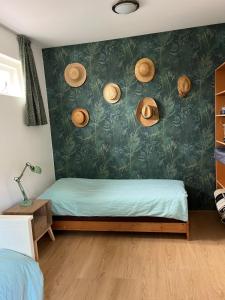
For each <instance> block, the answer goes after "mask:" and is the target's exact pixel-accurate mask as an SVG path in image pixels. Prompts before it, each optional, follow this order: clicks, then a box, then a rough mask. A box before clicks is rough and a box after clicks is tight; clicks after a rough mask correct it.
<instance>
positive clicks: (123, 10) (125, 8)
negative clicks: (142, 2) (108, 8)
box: [112, 0, 139, 15]
mask: <svg viewBox="0 0 225 300" xmlns="http://www.w3.org/2000/svg"><path fill="white" fill-rule="evenodd" d="M138 8H139V3H138V2H137V1H135V0H133V1H132V0H130V1H129V0H127V1H123V0H122V1H119V2H117V3H116V4H115V5H113V7H112V10H113V11H114V13H116V14H124V15H127V14H130V13H132V12H135V11H136V10H137V9H138Z"/></svg>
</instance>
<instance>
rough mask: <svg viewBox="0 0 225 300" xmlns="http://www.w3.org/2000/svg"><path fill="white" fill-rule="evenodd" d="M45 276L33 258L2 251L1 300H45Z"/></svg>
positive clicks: (0, 267)
mask: <svg viewBox="0 0 225 300" xmlns="http://www.w3.org/2000/svg"><path fill="white" fill-rule="evenodd" d="M43 299H44V292H43V275H42V272H41V270H40V268H39V266H38V263H37V262H35V261H34V260H33V259H32V258H31V257H28V256H25V255H23V254H21V253H18V252H16V251H12V250H7V249H0V300H43Z"/></svg>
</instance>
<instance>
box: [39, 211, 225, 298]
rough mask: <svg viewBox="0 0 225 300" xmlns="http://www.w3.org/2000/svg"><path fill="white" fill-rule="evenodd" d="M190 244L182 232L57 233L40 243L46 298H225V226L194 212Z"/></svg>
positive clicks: (210, 215) (214, 217)
mask: <svg viewBox="0 0 225 300" xmlns="http://www.w3.org/2000/svg"><path fill="white" fill-rule="evenodd" d="M190 218H191V241H187V240H186V239H185V237H184V236H182V235H177V234H126V233H116V234H115V233H87V232H86V233H85V232H82V233H76V232H60V233H56V241H55V242H51V241H50V239H49V238H48V236H46V237H44V238H43V239H42V240H41V241H40V242H39V255H40V265H41V269H42V271H43V273H44V277H45V299H52V300H164V299H165V300H208V299H209V300H217V299H223V300H224V299H225V225H223V224H221V223H220V220H219V217H218V216H217V214H216V213H214V212H201V213H199V212H192V213H191V216H190Z"/></svg>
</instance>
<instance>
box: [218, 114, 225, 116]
mask: <svg viewBox="0 0 225 300" xmlns="http://www.w3.org/2000/svg"><path fill="white" fill-rule="evenodd" d="M216 117H225V114H218V115H216Z"/></svg>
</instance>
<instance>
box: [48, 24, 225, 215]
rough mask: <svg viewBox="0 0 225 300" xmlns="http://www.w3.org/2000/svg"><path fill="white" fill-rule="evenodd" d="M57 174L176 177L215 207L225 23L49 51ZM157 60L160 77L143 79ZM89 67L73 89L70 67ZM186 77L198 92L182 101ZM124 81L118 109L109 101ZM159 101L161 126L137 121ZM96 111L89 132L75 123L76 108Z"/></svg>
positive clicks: (198, 200)
mask: <svg viewBox="0 0 225 300" xmlns="http://www.w3.org/2000/svg"><path fill="white" fill-rule="evenodd" d="M43 57H44V66H45V75H46V81H47V92H48V102H49V110H50V121H51V131H52V140H53V151H54V161H55V170H56V177H57V178H61V177H87V178H175V179H181V180H184V182H185V185H186V189H187V191H188V194H189V207H190V208H191V209H210V208H213V207H214V203H213V196H212V195H213V190H214V187H215V174H214V160H213V148H214V96H213V93H214V83H213V77H214V69H215V68H216V67H217V66H218V65H219V64H220V63H222V62H223V61H225V24H222V25H214V26H207V27H200V28H194V29H185V30H179V31H172V32H166V33H159V34H151V35H144V36H139V37H132V38H125V39H118V40H112V41H104V42H97V43H89V44H82V45H74V46H67V47H59V48H49V49H44V50H43ZM142 57H149V58H151V59H152V60H153V61H154V63H155V66H156V76H155V78H154V80H153V81H152V82H150V83H147V84H141V83H139V82H138V81H136V79H135V76H134V65H135V63H136V61H137V60H138V59H139V58H142ZM71 62H80V63H82V64H84V66H85V67H86V70H87V74H88V79H87V81H86V83H85V84H84V85H83V86H82V87H80V88H72V87H70V86H68V85H67V84H66V83H65V81H64V77H63V73H64V69H65V67H66V65H67V64H69V63H71ZM183 74H186V75H188V76H189V77H190V79H191V81H192V91H191V93H190V94H189V96H188V97H187V98H186V99H180V98H179V97H178V92H177V79H178V77H179V76H180V75H183ZM107 82H115V83H118V84H119V85H120V87H121V90H122V98H121V100H120V101H119V102H118V103H116V104H109V103H107V102H106V101H105V100H104V99H103V97H102V89H103V86H104V85H105V84H106V83H107ZM147 96H149V97H153V98H154V99H155V100H156V101H157V103H158V106H159V111H160V122H159V123H158V124H157V125H155V126H153V127H147V128H144V127H142V126H141V125H140V124H139V123H138V122H137V121H136V119H135V115H134V112H135V109H136V106H137V104H138V102H139V100H141V99H142V98H143V97H147ZM77 106H81V107H84V108H87V109H88V110H89V112H90V123H89V125H88V126H87V127H85V128H83V129H79V128H75V127H74V126H73V124H72V123H71V121H70V114H71V111H72V110H73V108H75V107H77Z"/></svg>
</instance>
